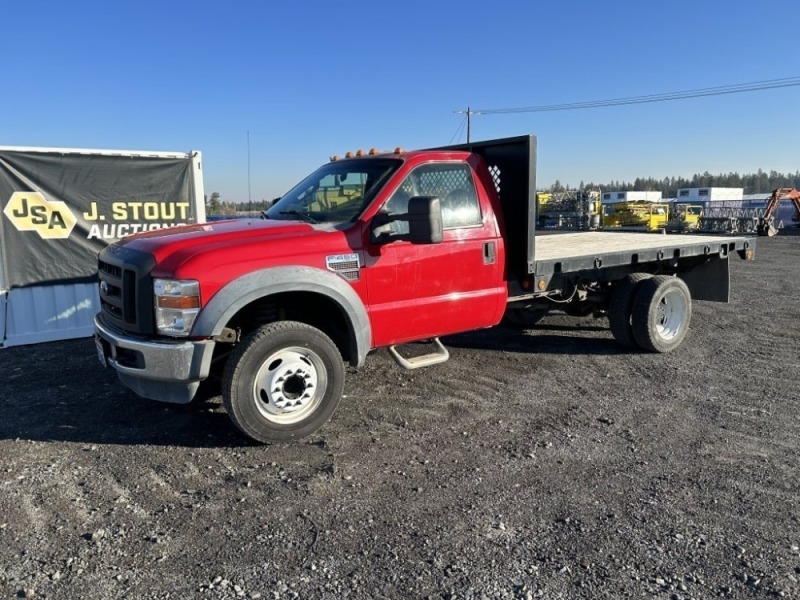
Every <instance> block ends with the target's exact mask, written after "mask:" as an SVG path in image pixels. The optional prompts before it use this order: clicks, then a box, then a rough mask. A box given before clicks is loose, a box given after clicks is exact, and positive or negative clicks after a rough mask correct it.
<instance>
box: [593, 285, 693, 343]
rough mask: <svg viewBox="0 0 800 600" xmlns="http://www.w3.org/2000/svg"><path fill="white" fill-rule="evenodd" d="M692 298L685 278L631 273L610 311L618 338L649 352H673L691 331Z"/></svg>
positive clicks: (612, 303)
mask: <svg viewBox="0 0 800 600" xmlns="http://www.w3.org/2000/svg"><path fill="white" fill-rule="evenodd" d="M691 318H692V297H691V294H690V292H689V288H688V287H686V284H685V283H684V282H683V280H681V279H679V278H677V277H671V276H668V275H657V276H655V277H654V276H652V275H650V274H648V273H632V274H630V275H628V276H626V277H625V279H623V280H622V281H621V282H620V283H618V284H617V286H616V288H615V289H614V291H613V293H612V296H611V304H610V307H609V311H608V319H609V325H610V326H611V332H612V334H613V335H614V337H615V338H616V340H617V341H618V342H619V343H620V344H623V345H625V346H630V347H635V346H638V347H639V348H642V349H643V350H647V351H649V352H671V351H672V350H674V349H675V348H677V347H678V346H679V345H680V344H681V342H682V341H683V338H684V337H686V333H687V332H688V330H689V323H690V321H691Z"/></svg>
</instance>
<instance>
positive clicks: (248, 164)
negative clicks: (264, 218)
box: [247, 129, 253, 209]
mask: <svg viewBox="0 0 800 600" xmlns="http://www.w3.org/2000/svg"><path fill="white" fill-rule="evenodd" d="M247 202H248V209H249V207H251V206H252V205H253V200H252V198H251V197H250V130H249V129H248V130H247Z"/></svg>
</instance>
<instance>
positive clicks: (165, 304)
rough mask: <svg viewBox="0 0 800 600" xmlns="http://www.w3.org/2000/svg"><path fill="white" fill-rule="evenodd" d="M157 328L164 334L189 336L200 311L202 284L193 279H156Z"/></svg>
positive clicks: (154, 282) (154, 290)
mask: <svg viewBox="0 0 800 600" xmlns="http://www.w3.org/2000/svg"><path fill="white" fill-rule="evenodd" d="M153 295H154V296H155V298H154V299H155V307H156V329H158V332H159V333H163V334H164V335H177V336H187V335H189V331H190V330H191V329H192V325H193V324H194V320H195V319H196V318H197V313H199V312H200V284H199V283H198V282H197V281H193V280H184V281H179V280H174V279H155V280H153Z"/></svg>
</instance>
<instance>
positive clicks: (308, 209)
mask: <svg viewBox="0 0 800 600" xmlns="http://www.w3.org/2000/svg"><path fill="white" fill-rule="evenodd" d="M401 164H402V161H401V160H399V159H395V158H363V159H347V160H342V161H336V162H330V163H328V164H326V165H323V166H322V167H320V168H319V169H317V170H316V171H314V172H313V173H312V174H311V175H309V176H308V177H306V178H305V179H304V180H303V181H301V182H300V183H299V184H297V185H296V186H295V187H293V188H292V189H291V190H289V192H288V193H287V194H286V195H285V196H283V198H281V199H280V200H278V201H277V202H276V203H275V204H274V205H273V206H272V208H270V209H269V210H268V211H267V212H266V215H267V217H268V218H270V219H283V220H295V221H297V220H300V221H306V222H309V223H332V222H333V223H341V222H344V221H352V220H353V219H355V218H356V217H357V216H358V215H360V214H361V212H362V211H363V210H364V209H365V208H366V207H367V206H368V205H369V203H370V202H372V199H373V198H374V197H375V195H376V194H377V193H378V191H379V190H380V189H381V187H383V184H384V183H386V181H387V180H388V178H389V176H390V175H391V174H392V173H394V172H395V171H396V170H397V169H398V168H399V167H400V165H401Z"/></svg>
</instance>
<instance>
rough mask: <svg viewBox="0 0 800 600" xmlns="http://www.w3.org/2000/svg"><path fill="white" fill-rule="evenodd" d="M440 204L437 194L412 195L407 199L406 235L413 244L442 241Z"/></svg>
mask: <svg viewBox="0 0 800 600" xmlns="http://www.w3.org/2000/svg"><path fill="white" fill-rule="evenodd" d="M442 229H443V228H442V205H441V202H440V201H439V197H438V196H414V197H413V198H411V199H410V200H409V201H408V236H409V238H410V240H411V242H412V243H414V244H439V243H441V241H442V237H443V235H442Z"/></svg>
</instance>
